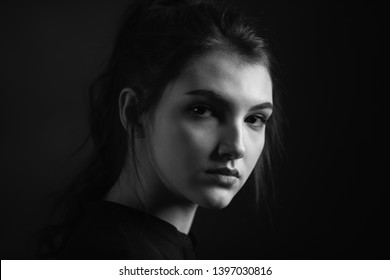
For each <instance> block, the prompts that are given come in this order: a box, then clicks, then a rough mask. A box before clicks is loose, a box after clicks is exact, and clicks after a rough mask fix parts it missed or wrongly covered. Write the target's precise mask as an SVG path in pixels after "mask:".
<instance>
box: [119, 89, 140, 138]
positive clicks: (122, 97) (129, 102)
mask: <svg viewBox="0 0 390 280" xmlns="http://www.w3.org/2000/svg"><path fill="white" fill-rule="evenodd" d="M138 106H139V102H138V98H137V94H136V92H135V91H134V90H133V89H132V88H129V87H127V88H124V89H122V91H121V93H120V94H119V118H120V120H121V123H122V126H123V128H124V129H125V130H126V131H127V132H131V129H130V128H131V126H134V133H135V137H136V138H143V137H144V136H145V135H144V129H143V124H142V123H140V122H139V121H138V119H139V115H138V112H137V107H138Z"/></svg>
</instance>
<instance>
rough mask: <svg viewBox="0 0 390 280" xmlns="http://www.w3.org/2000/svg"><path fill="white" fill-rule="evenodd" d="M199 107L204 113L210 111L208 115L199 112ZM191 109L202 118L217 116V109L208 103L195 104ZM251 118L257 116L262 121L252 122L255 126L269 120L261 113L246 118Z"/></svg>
mask: <svg viewBox="0 0 390 280" xmlns="http://www.w3.org/2000/svg"><path fill="white" fill-rule="evenodd" d="M199 109H200V111H203V114H204V113H205V112H209V113H208V114H207V115H203V114H200V113H197V112H196V111H197V110H199ZM190 111H191V112H192V113H193V114H195V115H196V116H198V117H201V118H208V117H210V116H215V115H216V112H215V110H214V109H213V108H212V107H211V106H209V105H206V104H196V105H193V106H191V107H190ZM249 118H256V120H259V121H260V122H261V124H258V125H253V124H252V123H250V125H251V126H253V127H260V126H263V125H266V124H267V122H268V119H267V118H266V117H264V116H263V115H260V114H255V115H251V116H249V117H247V118H245V121H247V120H248V119H249Z"/></svg>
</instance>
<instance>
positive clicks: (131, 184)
mask: <svg viewBox="0 0 390 280" xmlns="http://www.w3.org/2000/svg"><path fill="white" fill-rule="evenodd" d="M125 170H126V171H125ZM129 170H130V169H129V168H124V171H122V173H121V175H120V177H119V179H118V181H117V182H116V183H115V185H114V186H113V187H112V188H111V189H110V191H109V192H108V193H107V194H106V196H105V198H104V200H107V201H112V202H116V203H119V204H122V205H126V206H128V207H132V208H135V209H138V210H141V211H143V212H146V213H148V214H150V215H153V216H155V217H157V218H159V219H161V220H164V221H166V222H168V223H170V224H171V225H173V226H175V227H176V228H177V230H178V231H180V232H183V233H185V234H188V233H189V231H190V229H191V225H192V222H193V220H194V217H195V213H196V209H197V207H198V205H196V204H194V203H192V202H189V201H187V200H186V199H184V198H182V197H178V196H177V195H176V194H174V193H172V192H171V191H170V190H169V189H168V188H167V187H166V186H164V184H163V183H162V182H161V181H159V180H154V181H151V180H150V178H152V177H151V176H145V177H146V178H148V180H146V179H145V178H141V182H142V184H140V183H139V181H138V180H136V179H135V178H137V176H136V174H134V173H133V172H129Z"/></svg>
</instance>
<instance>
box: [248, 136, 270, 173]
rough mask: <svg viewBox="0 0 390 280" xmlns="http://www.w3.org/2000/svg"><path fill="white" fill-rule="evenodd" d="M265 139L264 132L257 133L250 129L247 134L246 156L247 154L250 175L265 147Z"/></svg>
mask: <svg viewBox="0 0 390 280" xmlns="http://www.w3.org/2000/svg"><path fill="white" fill-rule="evenodd" d="M264 140H265V135H264V133H260V134H259V133H257V132H255V133H254V132H252V131H250V132H249V133H248V135H247V141H246V144H245V146H246V148H245V149H246V156H245V158H246V159H245V164H246V169H247V171H248V175H249V174H250V173H251V172H252V170H253V168H254V167H255V165H256V163H257V161H258V159H259V157H260V155H261V153H262V151H263V148H264Z"/></svg>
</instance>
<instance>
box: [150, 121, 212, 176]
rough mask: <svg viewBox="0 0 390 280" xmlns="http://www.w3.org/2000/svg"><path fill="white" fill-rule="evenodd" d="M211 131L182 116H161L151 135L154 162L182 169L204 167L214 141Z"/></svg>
mask: <svg viewBox="0 0 390 280" xmlns="http://www.w3.org/2000/svg"><path fill="white" fill-rule="evenodd" d="M213 131H214V128H213V127H212V126H208V127H204V126H201V125H197V124H196V123H195V122H191V121H189V120H185V119H184V120H183V119H182V118H181V119H177V118H174V119H172V118H169V119H166V121H164V120H161V122H160V123H159V125H158V127H157V130H156V131H155V133H154V135H153V138H154V141H153V142H154V143H153V148H154V151H155V156H156V157H157V158H156V160H157V162H158V163H159V164H164V165H166V166H171V168H174V169H176V170H177V171H178V172H180V171H179V170H181V172H184V173H189V172H192V171H194V172H196V171H197V170H199V169H200V168H204V164H205V162H207V160H208V159H209V157H210V155H211V153H212V151H213V149H215V145H216V136H215V132H214V133H213Z"/></svg>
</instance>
